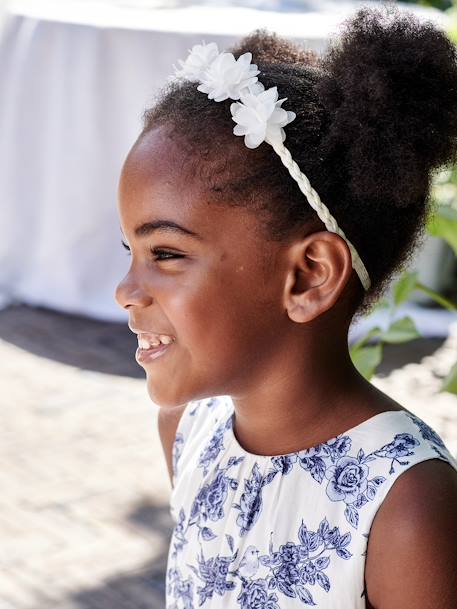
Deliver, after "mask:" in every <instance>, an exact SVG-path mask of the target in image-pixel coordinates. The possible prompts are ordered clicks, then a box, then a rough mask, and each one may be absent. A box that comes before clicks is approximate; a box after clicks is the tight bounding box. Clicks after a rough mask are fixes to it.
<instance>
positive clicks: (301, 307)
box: [284, 231, 352, 323]
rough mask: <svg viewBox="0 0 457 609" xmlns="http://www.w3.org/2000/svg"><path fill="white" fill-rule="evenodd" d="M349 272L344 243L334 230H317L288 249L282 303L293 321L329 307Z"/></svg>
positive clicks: (304, 318) (337, 295)
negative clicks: (287, 265) (287, 266)
mask: <svg viewBox="0 0 457 609" xmlns="http://www.w3.org/2000/svg"><path fill="white" fill-rule="evenodd" d="M351 273H352V256H351V252H350V250H349V248H348V246H347V243H346V242H345V241H344V239H342V238H341V237H340V236H339V235H337V234H336V233H332V232H330V231H319V232H315V233H312V234H310V235H307V236H306V237H305V238H304V239H302V240H301V241H300V242H298V243H297V242H295V243H294V244H293V245H292V246H291V247H290V249H289V268H288V270H287V276H286V281H285V285H284V306H285V308H286V310H287V314H288V315H289V317H290V319H291V320H292V321H296V322H298V323H304V322H308V321H311V320H312V319H314V318H316V317H318V316H319V315H321V314H322V313H324V312H325V311H327V310H328V309H330V308H331V307H332V306H333V305H334V304H335V303H336V301H337V300H338V298H339V297H340V295H341V293H342V292H343V290H344V288H345V286H346V284H347V282H348V281H349V278H350V276H351Z"/></svg>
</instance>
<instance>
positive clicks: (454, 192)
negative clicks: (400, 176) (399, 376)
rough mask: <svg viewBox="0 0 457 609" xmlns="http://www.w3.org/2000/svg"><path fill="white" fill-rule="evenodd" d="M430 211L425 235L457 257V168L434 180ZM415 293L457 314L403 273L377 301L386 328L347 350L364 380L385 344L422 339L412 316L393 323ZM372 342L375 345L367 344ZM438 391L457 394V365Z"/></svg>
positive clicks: (441, 297)
mask: <svg viewBox="0 0 457 609" xmlns="http://www.w3.org/2000/svg"><path fill="white" fill-rule="evenodd" d="M432 209H433V212H432V213H431V214H430V216H429V218H428V220H427V224H426V232H427V233H428V234H429V235H432V236H434V237H438V238H441V239H443V240H445V241H446V242H447V243H448V244H449V245H450V246H451V248H452V249H453V251H454V253H455V255H456V256H457V168H454V169H453V170H451V171H445V172H442V173H441V174H440V175H439V176H438V178H437V179H436V181H435V183H434V185H433V189H432ZM415 290H419V291H421V292H423V293H424V294H427V296H428V297H429V298H431V299H432V300H434V301H435V302H436V303H438V304H439V305H440V306H442V307H444V308H446V309H448V310H449V311H452V312H455V313H457V304H454V303H453V302H451V301H450V300H449V299H448V298H446V297H445V296H444V295H443V294H440V293H438V292H436V291H435V290H432V289H431V288H430V287H427V286H426V285H424V284H423V283H421V282H420V281H419V280H418V273H417V271H404V272H403V273H402V275H401V276H400V277H399V278H398V280H397V281H396V282H395V283H394V284H393V286H392V291H391V294H390V295H389V296H387V297H385V298H383V299H382V300H380V302H379V303H378V304H377V305H376V306H375V307H374V309H373V311H374V310H377V309H381V308H383V309H388V316H389V320H390V321H389V325H388V328H387V329H386V330H382V329H381V328H380V327H379V326H375V327H373V328H370V330H369V331H368V332H367V333H366V334H365V336H363V337H362V338H361V339H360V340H358V341H357V342H356V343H354V344H353V345H351V347H350V355H351V359H352V361H353V362H354V365H355V366H356V367H357V369H358V370H359V372H360V373H361V374H363V375H364V376H365V377H366V378H368V379H370V378H371V377H372V376H373V374H374V373H375V372H376V368H377V367H378V365H379V364H380V363H381V361H382V354H383V346H384V344H385V343H403V342H407V341H410V340H414V339H415V338H419V337H420V336H421V335H420V333H419V332H418V330H417V328H416V326H415V324H414V321H413V320H412V318H411V317H409V316H405V317H402V318H400V319H396V320H394V317H395V314H396V313H397V311H398V308H399V307H400V305H401V304H402V303H404V302H406V301H407V300H408V298H409V297H410V296H411V294H412V292H414V291H415ZM374 340H375V341H376V344H374V345H372V344H370V343H371V342H373V341H374ZM441 391H449V392H451V393H457V362H456V364H455V365H454V366H453V367H452V369H451V371H450V373H449V375H448V376H447V377H446V378H445V379H444V382H443V384H442V386H441Z"/></svg>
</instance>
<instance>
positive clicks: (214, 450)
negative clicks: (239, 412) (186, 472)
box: [197, 420, 231, 476]
mask: <svg viewBox="0 0 457 609" xmlns="http://www.w3.org/2000/svg"><path fill="white" fill-rule="evenodd" d="M230 425H231V423H230V420H227V421H225V422H223V423H221V424H220V425H219V426H218V427H217V429H216V431H215V432H214V434H213V436H212V437H211V439H210V441H209V442H208V444H207V445H206V446H205V448H204V449H203V450H202V452H201V454H200V456H199V458H198V463H197V467H202V468H203V474H204V475H205V476H206V474H207V473H208V469H209V466H210V465H211V463H212V462H213V461H214V460H215V459H216V458H217V456H218V455H219V453H220V452H221V450H223V449H224V434H225V430H226V429H228V427H230Z"/></svg>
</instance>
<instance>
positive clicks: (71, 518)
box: [0, 0, 457, 609]
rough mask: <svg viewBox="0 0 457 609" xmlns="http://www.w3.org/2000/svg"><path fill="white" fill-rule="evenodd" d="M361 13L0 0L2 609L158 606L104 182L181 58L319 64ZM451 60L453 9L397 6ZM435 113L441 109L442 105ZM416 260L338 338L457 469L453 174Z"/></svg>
mask: <svg viewBox="0 0 457 609" xmlns="http://www.w3.org/2000/svg"><path fill="white" fill-rule="evenodd" d="M362 4H365V5H366V4H369V5H376V4H381V3H380V2H370V1H369V0H368V1H365V2H357V1H331V0H289V1H287V0H283V1H281V0H269V1H268V0H251V1H249V0H245V1H243V0H233V1H229V0H225V1H222V0H220V1H216V0H214V1H209V0H208V1H206V2H204V1H201V2H198V1H196V0H194V1H190V0H189V1H184V0H183V1H179V0H170V1H168V2H164V1H163V2H159V1H153V0H136V1H135V0H130V1H129V0H124V1H122V0H111V1H110V0H104V1H98V2H92V1H90V0H79V1H70V0H55V1H53V2H52V1H45V0H33V1H31V0H29V1H26V0H22V1H14V2H13V1H7V0H0V133H1V137H0V228H1V230H2V238H1V239H0V416H1V428H0V488H1V490H2V492H1V494H0V609H45V608H46V609H48V608H56V609H102V608H103V609H146V608H147V609H163V608H164V606H165V590H164V577H165V566H166V557H167V552H168V542H169V538H170V534H171V526H172V521H171V517H170V514H169V511H168V497H169V493H170V484H169V480H168V474H167V471H166V466H165V461H164V458H163V456H162V449H161V446H160V440H159V437H158V432H157V427H156V417H157V406H156V405H155V404H152V403H151V401H150V400H149V398H148V397H147V393H146V386H145V382H144V372H143V369H142V368H140V367H139V366H138V365H137V364H136V362H135V358H134V353H135V350H136V346H137V341H136V337H135V336H134V335H133V334H131V333H130V331H129V330H128V328H127V325H126V322H127V315H126V312H125V311H122V310H121V309H120V308H119V307H118V306H117V305H116V303H115V301H114V289H115V286H116V284H117V283H118V282H119V280H120V279H121V278H122V277H123V276H124V274H125V273H126V272H127V269H128V265H129V259H128V257H127V256H126V252H125V250H124V249H123V248H122V246H121V233H120V228H119V220H118V217H117V209H116V195H117V182H118V177H119V173H120V169H121V166H122V163H123V161H124V158H125V156H126V154H127V152H128V150H129V148H130V147H131V145H132V144H133V142H134V140H135V139H136V137H137V135H138V133H139V131H140V128H141V122H140V117H141V114H142V111H143V110H144V109H145V108H146V107H148V106H149V105H150V104H151V102H152V99H153V96H154V93H155V92H156V91H157V90H158V89H159V88H160V87H161V86H162V85H163V84H164V82H165V80H166V78H167V77H168V76H169V75H170V74H171V71H172V64H173V63H175V64H176V63H177V60H178V59H179V58H184V57H185V56H186V54H187V51H188V49H190V48H191V46H192V45H193V44H196V43H201V42H202V40H204V41H205V42H210V41H216V42H217V43H218V46H219V49H223V48H224V47H227V46H229V45H231V44H233V43H234V42H235V41H236V40H237V39H238V38H240V37H242V36H244V35H245V34H247V33H248V32H250V31H252V30H253V29H255V28H257V27H266V28H268V29H270V30H272V31H276V32H277V33H279V34H282V35H284V36H287V37H289V38H291V39H294V40H297V41H299V42H305V43H306V44H307V45H308V46H309V47H310V48H313V49H315V50H317V51H319V52H323V51H324V50H325V48H326V46H327V44H328V40H329V37H331V36H333V35H337V33H338V25H339V24H340V23H341V22H342V21H343V20H344V19H345V18H346V17H348V16H349V15H350V14H351V13H353V12H354V11H355V10H356V8H358V7H359V6H361V5H362ZM398 5H399V6H400V7H401V8H402V9H404V10H409V11H412V12H414V13H416V14H417V15H418V16H419V17H420V18H421V19H428V20H432V21H433V22H434V23H436V24H437V25H438V26H439V27H441V28H442V29H444V30H445V31H446V32H447V33H448V35H449V36H450V37H451V38H452V39H453V40H454V41H455V42H456V43H457V6H455V3H454V4H453V2H452V1H451V0H449V1H446V0H441V1H440V0H437V1H435V2H432V1H430V2H425V1H424V2H419V3H415V2H408V3H407V2H399V3H398ZM437 112H439V108H437ZM433 202H434V213H433V215H431V217H430V219H429V221H428V224H427V231H426V236H425V238H424V239H423V241H422V243H421V245H420V247H419V248H418V249H417V252H416V255H415V257H414V262H413V264H411V266H410V267H408V268H407V269H405V270H404V271H403V272H402V273H401V274H400V275H399V276H397V277H395V278H393V280H392V284H391V286H390V289H389V292H388V293H387V294H386V296H385V298H383V300H382V301H381V302H380V303H379V305H378V306H377V307H376V308H375V309H374V310H373V312H372V313H371V314H370V315H368V316H367V317H365V318H364V319H361V320H359V322H357V324H356V325H353V326H352V327H351V332H350V337H349V338H350V350H351V356H352V358H353V361H354V363H355V364H356V365H357V367H358V368H359V369H360V371H361V372H362V373H363V374H364V375H365V376H366V377H367V378H369V379H370V380H371V382H373V384H375V385H376V386H378V387H379V388H380V389H382V390H383V391H384V392H386V393H387V394H389V395H391V396H392V397H394V399H396V400H397V401H399V402H400V403H401V404H402V405H403V406H405V407H406V408H408V409H409V410H411V411H413V412H415V413H417V414H418V415H419V416H420V417H422V418H423V419H424V420H425V421H426V422H428V423H429V424H430V425H431V426H432V427H433V428H434V429H435V430H436V431H437V432H438V433H439V434H440V435H441V436H442V437H443V439H444V441H445V443H446V445H447V447H448V448H449V450H451V452H452V453H453V454H454V455H456V456H457V363H456V362H457V306H456V303H457V171H456V169H455V168H454V167H447V168H443V169H442V171H440V172H439V173H438V174H437V175H436V177H435V179H434V185H433Z"/></svg>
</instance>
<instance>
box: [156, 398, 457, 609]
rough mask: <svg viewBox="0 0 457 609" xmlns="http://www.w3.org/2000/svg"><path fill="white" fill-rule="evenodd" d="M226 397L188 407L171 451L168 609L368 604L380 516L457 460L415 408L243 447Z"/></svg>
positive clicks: (343, 608) (351, 607) (357, 607)
mask: <svg viewBox="0 0 457 609" xmlns="http://www.w3.org/2000/svg"><path fill="white" fill-rule="evenodd" d="M233 418H234V405H233V402H232V400H231V398H230V397H229V396H218V397H213V398H206V399H203V400H198V401H193V402H189V403H188V404H187V406H186V408H185V410H184V413H183V415H182V417H181V420H180V422H179V425H178V428H177V430H176V436H175V440H174V444H173V489H172V495H171V500H170V510H171V515H172V517H173V520H174V523H175V526H174V529H173V533H172V536H171V541H170V548H169V553H168V564H167V573H166V606H167V609H197V608H198V607H202V608H203V609H216V608H217V609H221V608H222V609H298V608H301V609H303V608H304V607H307V606H315V607H317V608H318V609H362V608H365V606H366V605H365V587H364V568H365V556H366V549H367V543H368V536H369V533H370V527H371V524H372V521H373V518H374V516H375V514H376V511H377V510H378V508H379V506H380V505H381V503H382V501H383V500H384V498H385V496H386V495H387V493H388V492H389V489H390V488H391V486H392V485H393V483H394V482H395V480H396V479H397V478H398V476H400V475H401V474H402V472H404V471H406V470H407V469H409V468H410V467H412V466H413V465H414V464H415V463H419V462H421V461H425V460H427V459H442V460H444V461H447V462H449V463H450V464H451V466H452V467H454V468H455V469H456V470H457V461H456V460H455V458H454V457H453V456H452V455H451V454H450V452H449V451H448V449H447V448H446V446H445V445H444V443H443V441H442V439H441V438H440V436H439V435H438V434H437V433H436V432H435V431H434V430H433V429H432V428H431V427H429V426H428V425H427V424H426V423H425V422H424V421H422V420H421V419H419V418H418V417H417V416H415V415H414V414H412V413H410V412H409V411H408V410H399V411H387V412H382V413H379V414H377V415H375V416H373V417H371V418H369V419H367V420H366V421H364V422H362V423H360V424H359V425H357V426H356V427H353V428H352V429H350V430H348V431H347V432H345V433H342V434H340V435H338V436H336V437H334V438H332V439H330V440H328V441H327V442H324V443H322V444H318V445H317V446H314V447H312V448H307V449H304V450H300V451H297V452H295V453H290V454H287V455H280V456H263V455H262V456H259V455H255V454H252V453H249V452H247V451H246V450H244V449H243V448H242V447H241V445H240V444H239V443H238V441H237V439H236V437H235V434H234V432H233Z"/></svg>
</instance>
